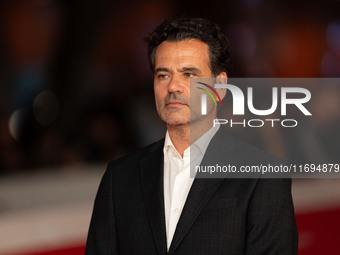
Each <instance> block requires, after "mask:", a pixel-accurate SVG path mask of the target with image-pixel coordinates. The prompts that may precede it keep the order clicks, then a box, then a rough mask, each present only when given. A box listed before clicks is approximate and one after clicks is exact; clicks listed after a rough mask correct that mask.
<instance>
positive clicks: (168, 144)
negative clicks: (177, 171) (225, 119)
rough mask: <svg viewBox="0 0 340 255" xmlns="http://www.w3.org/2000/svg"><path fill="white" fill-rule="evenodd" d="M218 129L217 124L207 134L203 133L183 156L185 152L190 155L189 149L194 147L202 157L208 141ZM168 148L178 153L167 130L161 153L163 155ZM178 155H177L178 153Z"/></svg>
mask: <svg viewBox="0 0 340 255" xmlns="http://www.w3.org/2000/svg"><path fill="white" fill-rule="evenodd" d="M219 128H220V125H219V124H218V125H216V126H215V127H212V128H210V129H209V130H208V131H207V132H205V133H204V134H203V135H202V136H201V137H200V138H198V139H197V140H196V141H195V142H194V143H193V144H192V145H191V146H189V147H188V148H187V149H186V150H185V151H184V155H185V154H187V153H186V152H189V153H190V147H196V148H197V149H198V150H199V151H200V153H201V155H204V154H205V151H206V150H207V148H208V145H209V143H210V140H211V139H212V138H213V137H214V135H215V134H216V132H217V131H218V130H219ZM169 148H171V149H172V150H174V151H176V152H177V153H178V151H177V150H176V148H175V146H174V145H173V143H172V141H171V138H170V135H169V132H168V130H167V131H166V134H165V141H164V148H163V152H164V153H165V152H166V151H167V150H168V149H169ZM178 155H179V153H178Z"/></svg>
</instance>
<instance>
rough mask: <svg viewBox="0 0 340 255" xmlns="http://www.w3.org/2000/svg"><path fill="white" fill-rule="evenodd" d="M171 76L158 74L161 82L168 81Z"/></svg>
mask: <svg viewBox="0 0 340 255" xmlns="http://www.w3.org/2000/svg"><path fill="white" fill-rule="evenodd" d="M168 77H169V76H168V75H166V74H158V75H157V78H158V79H159V80H164V79H166V78H168Z"/></svg>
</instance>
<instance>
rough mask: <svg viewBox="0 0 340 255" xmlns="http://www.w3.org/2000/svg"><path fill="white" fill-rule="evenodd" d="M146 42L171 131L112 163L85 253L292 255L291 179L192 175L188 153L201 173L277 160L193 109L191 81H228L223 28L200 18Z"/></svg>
mask: <svg viewBox="0 0 340 255" xmlns="http://www.w3.org/2000/svg"><path fill="white" fill-rule="evenodd" d="M147 42H148V46H149V61H150V65H151V68H152V70H153V73H154V92H155V99H156V108H157V111H158V113H159V116H160V117H161V119H162V120H163V121H164V122H165V123H166V125H167V133H166V136H165V139H163V140H161V141H159V142H156V143H154V144H151V145H149V146H148V147H146V148H144V149H142V150H140V151H138V152H135V153H133V154H130V155H128V156H125V157H123V158H121V159H118V160H115V161H112V162H111V163H110V164H109V166H108V169H107V171H106V173H105V175H104V177H103V179H102V182H101V184H100V187H99V190H98V194H97V197H96V201H95V205H94V210H93V215H92V220H91V224H90V229H89V234H88V240H87V245H86V254H147V255H152V254H179V255H180V254H185V255H187V254H214V255H216V254H230V255H241V254H247V255H249V254H254V255H255V254H275V255H280V254H287V255H292V254H297V230H296V224H295V218H294V210H293V205H292V199H291V193H290V189H291V182H290V180H289V179H259V178H248V179H231V178H230V179H228V178H224V179H223V178H215V179H205V178H195V179H194V178H190V176H189V169H190V161H189V159H190V152H191V156H193V157H194V158H192V159H191V163H192V162H195V163H196V164H198V165H199V164H206V163H208V162H215V160H219V162H224V163H226V164H227V163H235V164H236V163H239V162H242V163H244V164H253V163H258V162H276V159H274V158H273V157H272V156H270V155H268V154H266V153H265V152H262V151H260V150H257V149H255V148H253V147H251V146H249V145H247V144H244V143H242V142H241V141H238V140H236V139H234V138H232V137H230V136H228V135H225V132H224V131H223V130H222V128H218V127H216V128H213V127H212V119H213V118H215V117H216V111H217V109H216V106H215V105H214V104H209V105H208V106H207V112H208V113H209V114H207V115H201V114H200V113H199V112H198V111H197V109H196V107H194V106H192V105H191V104H190V100H189V98H190V79H191V78H222V79H223V78H227V73H228V71H229V67H230V54H229V45H228V42H227V39H226V37H225V36H224V35H223V34H222V33H221V31H220V29H219V27H218V26H217V25H215V24H213V23H211V22H209V21H207V20H204V19H197V18H195V19H192V18H180V19H177V20H172V21H164V22H163V23H162V24H161V25H160V26H158V27H157V28H156V29H155V31H153V32H152V33H151V34H150V35H149V37H148V38H147ZM217 92H218V94H219V96H220V97H221V98H223V97H224V96H225V93H226V91H225V90H223V89H219V90H218V91H217ZM190 115H191V118H190ZM221 146H222V148H224V150H222V151H221V150H217V149H216V148H221Z"/></svg>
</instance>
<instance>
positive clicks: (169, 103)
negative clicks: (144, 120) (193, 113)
mask: <svg viewBox="0 0 340 255" xmlns="http://www.w3.org/2000/svg"><path fill="white" fill-rule="evenodd" d="M181 105H185V104H184V103H182V102H180V101H170V102H168V103H166V105H165V106H170V107H172V106H181Z"/></svg>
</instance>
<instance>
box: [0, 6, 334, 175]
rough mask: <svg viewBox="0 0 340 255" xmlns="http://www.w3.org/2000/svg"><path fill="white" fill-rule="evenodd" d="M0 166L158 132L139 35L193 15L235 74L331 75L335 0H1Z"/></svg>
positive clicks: (125, 146) (108, 151)
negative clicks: (219, 35)
mask: <svg viewBox="0 0 340 255" xmlns="http://www.w3.org/2000/svg"><path fill="white" fill-rule="evenodd" d="M0 6H1V9H0V10H1V13H0V19H1V26H0V36H1V37H0V38H1V41H0V54H1V59H0V61H1V62H0V82H1V86H0V173H2V174H4V173H9V172H11V171H16V170H17V169H21V170H22V169H27V170H30V169H35V168H37V167H41V166H46V165H47V166H50V165H57V166H58V165H64V164H75V163H79V162H107V161H108V160H110V159H114V158H117V157H119V156H121V155H123V154H125V153H127V152H128V151H130V150H133V149H134V148H138V147H141V146H143V145H145V144H148V143H150V142H152V141H155V140H157V139H158V138H160V137H162V136H163V135H164V130H165V128H164V126H163V124H162V123H161V122H160V121H159V120H158V117H157V113H156V111H155V109H154V108H155V107H154V100H153V87H152V83H153V80H152V74H151V72H150V70H149V66H148V62H147V57H146V45H145V43H144V42H143V38H144V37H145V36H146V35H147V34H148V33H149V32H150V31H151V30H152V29H153V28H154V27H155V26H156V25H158V24H159V23H160V22H161V21H162V20H163V19H164V18H171V17H176V16H181V15H190V16H200V17H205V18H209V19H211V20H213V21H216V22H217V23H219V24H220V25H221V26H222V28H223V29H224V30H225V32H226V33H227V35H228V36H229V38H230V41H231V46H232V52H233V63H234V69H233V71H232V73H231V74H230V76H234V77H339V75H340V15H339V13H340V2H339V1H335V0H327V1H287V0H282V1H267V0H240V1H229V2H228V1H209V2H200V1H169V2H159V1H143V2H142V1H109V0H85V1H78V0H76V1H74V0H73V1H66V0H65V1H57V0H15V1H10V0H4V1H1V4H0Z"/></svg>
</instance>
